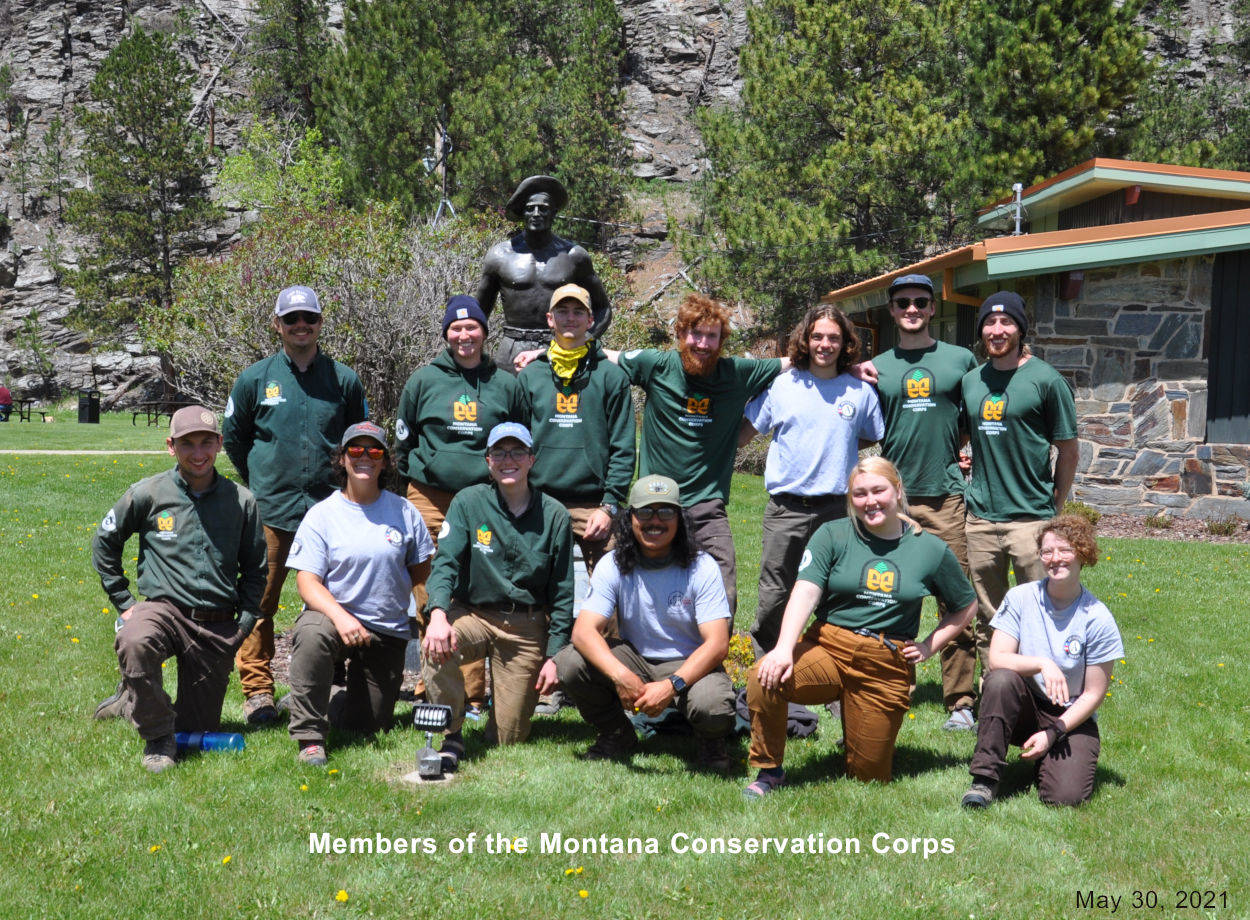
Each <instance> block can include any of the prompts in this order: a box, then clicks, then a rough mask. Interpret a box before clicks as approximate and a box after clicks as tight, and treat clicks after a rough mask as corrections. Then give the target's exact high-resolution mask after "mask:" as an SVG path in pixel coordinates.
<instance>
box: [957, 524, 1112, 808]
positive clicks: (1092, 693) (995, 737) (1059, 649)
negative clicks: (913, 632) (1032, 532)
mask: <svg viewBox="0 0 1250 920" xmlns="http://www.w3.org/2000/svg"><path fill="white" fill-rule="evenodd" d="M1037 546H1038V550H1039V554H1040V556H1041V560H1042V566H1043V568H1045V570H1046V577H1045V578H1042V579H1041V580H1040V581H1034V582H1029V583H1028V584H1023V585H1017V586H1016V587H1014V588H1012V589H1011V590H1010V591H1008V592H1007V595H1006V597H1004V598H1003V603H1002V606H1000V607H999V608H998V612H997V613H996V614H995V615H994V619H992V620H991V621H990V628H991V629H993V630H994V635H993V636H992V637H991V639H990V652H989V664H990V671H989V673H988V674H986V675H985V681H984V684H983V685H982V688H981V718H980V724H979V725H978V727H977V747H976V751H975V752H974V753H973V755H972V764H971V766H970V767H969V772H970V773H971V774H972V786H971V788H970V789H969V790H968V791H967V792H966V793H965V794H964V797H963V802H962V804H963V806H964V807H965V808H984V807H986V806H987V805H989V804H990V802H992V801H993V800H994V794H995V791H996V789H997V786H998V781H999V779H1000V778H1001V777H1002V774H1003V770H1004V769H1005V767H1006V765H1007V748H1008V745H1011V744H1018V745H1020V756H1021V757H1022V758H1023V759H1024V760H1028V761H1031V762H1032V763H1033V764H1034V778H1035V780H1036V782H1037V791H1038V795H1039V796H1040V798H1041V800H1042V801H1043V802H1045V803H1046V804H1048V805H1080V804H1082V803H1083V802H1086V801H1088V800H1089V797H1090V796H1091V795H1093V792H1094V770H1095V768H1096V767H1097V766H1098V753H1099V749H1100V747H1101V741H1100V740H1099V735H1098V722H1097V718H1096V713H1097V710H1098V707H1099V706H1101V705H1102V702H1103V700H1105V699H1106V698H1107V687H1109V686H1110V684H1111V670H1112V668H1113V667H1114V665H1115V660H1116V659H1117V658H1122V657H1123V656H1124V643H1123V642H1122V641H1121V640H1120V630H1119V628H1118V627H1117V626H1116V623H1115V618H1114V617H1112V616H1111V611H1109V610H1108V609H1107V608H1106V606H1105V605H1104V604H1103V603H1102V601H1100V600H1098V598H1096V597H1094V595H1093V594H1091V593H1090V592H1089V589H1088V588H1086V587H1085V586H1084V585H1082V584H1081V569H1082V568H1083V567H1085V566H1092V565H1094V564H1095V563H1097V561H1098V543H1097V541H1096V540H1095V538H1094V525H1093V524H1091V523H1090V522H1089V521H1087V520H1086V519H1085V518H1083V517H1079V516H1077V515H1073V514H1065V515H1060V516H1059V517H1057V518H1055V519H1054V520H1052V521H1048V522H1047V523H1046V525H1045V526H1044V527H1043V528H1042V530H1041V532H1040V533H1039V534H1038V538H1037Z"/></svg>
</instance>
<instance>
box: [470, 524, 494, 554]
mask: <svg viewBox="0 0 1250 920" xmlns="http://www.w3.org/2000/svg"><path fill="white" fill-rule="evenodd" d="M494 537H495V535H494V534H493V533H491V532H490V528H489V527H486V526H482V527H479V528H478V529H477V542H476V543H475V544H474V548H475V549H477V550H479V551H480V552H483V553H493V552H494V549H492V548H491V545H490V544H491V540H493V539H494Z"/></svg>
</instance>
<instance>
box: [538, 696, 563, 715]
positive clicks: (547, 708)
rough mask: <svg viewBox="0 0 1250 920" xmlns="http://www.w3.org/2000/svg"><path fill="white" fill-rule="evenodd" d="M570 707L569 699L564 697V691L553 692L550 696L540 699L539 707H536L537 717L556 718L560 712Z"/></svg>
mask: <svg viewBox="0 0 1250 920" xmlns="http://www.w3.org/2000/svg"><path fill="white" fill-rule="evenodd" d="M567 705H568V697H566V696H565V695H564V691H563V690H553V691H551V693H550V695H548V696H543V697H539V699H538V705H537V706H535V707H534V715H535V716H554V715H558V714H559V713H560V710H561V709H563V708H564V707H565V706H567Z"/></svg>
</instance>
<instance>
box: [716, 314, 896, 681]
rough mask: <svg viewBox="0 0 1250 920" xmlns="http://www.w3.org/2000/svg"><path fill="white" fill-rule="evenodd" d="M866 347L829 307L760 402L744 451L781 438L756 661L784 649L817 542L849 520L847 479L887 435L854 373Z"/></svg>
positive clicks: (799, 333)
mask: <svg viewBox="0 0 1250 920" xmlns="http://www.w3.org/2000/svg"><path fill="white" fill-rule="evenodd" d="M859 350H860V349H859V339H858V338H857V337H856V335H855V331H854V329H853V328H852V326H851V321H850V320H849V319H847V317H846V314H844V313H843V312H842V311H841V310H839V309H837V308H836V307H833V306H830V305H828V304H821V305H819V306H816V307H813V308H812V309H810V310H808V311H807V315H806V316H804V317H803V319H802V320H801V321H800V322H799V324H798V325H797V326H795V327H794V331H793V332H792V333H791V334H790V346H789V358H790V362H791V367H790V369H789V370H788V371H783V372H782V373H781V375H780V376H778V377H777V378H776V379H775V380H774V381H773V382H772V384H771V385H770V386H769V388H768V389H767V390H765V391H764V392H763V393H761V394H760V395H759V396H757V397H755V399H753V400H751V401H750V402H749V403H748V404H747V406H746V410H745V411H744V413H743V414H744V415H745V416H746V417H745V419H744V420H743V422H742V427H741V429H740V431H739V437H738V444H739V446H741V445H743V444H745V443H747V442H748V441H750V440H751V439H752V438H753V437H755V435H756V434H771V435H772V438H773V440H772V443H771V444H770V445H769V446H768V459H767V461H766V462H765V466H764V487H765V488H766V489H768V494H769V498H768V506H767V507H766V508H765V509H764V549H763V553H762V555H761V558H760V588H759V609H758V612H757V613H756V615H755V624H754V625H753V626H752V627H751V643H752V645H753V646H754V647H755V654H756V657H758V656H760V655H762V654H764V653H765V652H769V651H771V650H772V648H773V646H774V645H776V644H777V633H778V632H779V631H780V629H781V615H782V613H783V612H785V609H786V600H787V599H788V598H789V596H790V589H791V588H793V587H794V580H795V577H796V576H797V574H798V570H799V559H800V558H801V557H802V555H803V549H804V547H806V546H807V541H808V539H810V537H811V535H812V534H813V533H815V532H816V529H817V528H819V527H820V525H821V524H824V523H825V522H827V521H832V520H834V519H836V518H840V517H846V477H847V474H848V473H850V471H851V468H852V467H853V466H855V464H856V462H857V461H858V460H859V449H860V447H861V446H864V445H867V444H871V443H874V442H876V441H879V440H880V439H881V437H882V436H883V435H884V434H885V425H884V423H883V421H882V418H881V405H880V403H879V402H878V401H877V394H876V391H875V390H873V388H872V387H871V386H869V385H868V384H867V383H864V382H863V381H862V380H859V379H857V378H856V377H854V376H852V375H851V374H850V373H849V372H848V368H849V367H850V366H851V365H852V364H854V363H855V361H856V360H858V358H859Z"/></svg>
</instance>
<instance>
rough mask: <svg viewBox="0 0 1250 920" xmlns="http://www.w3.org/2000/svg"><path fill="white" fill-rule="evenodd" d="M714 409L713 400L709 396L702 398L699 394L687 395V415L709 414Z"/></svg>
mask: <svg viewBox="0 0 1250 920" xmlns="http://www.w3.org/2000/svg"><path fill="white" fill-rule="evenodd" d="M711 409H712V400H711V398H710V397H708V396H704V397H702V398H700V397H698V396H687V397H686V414H687V415H707V414H708V413H709V412H710V411H711Z"/></svg>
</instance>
